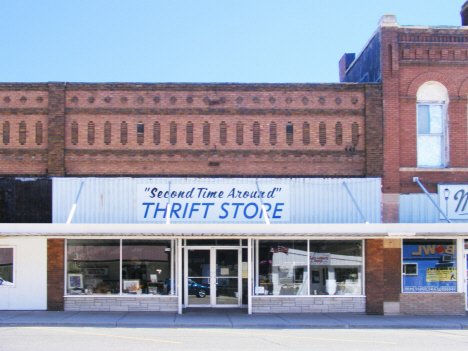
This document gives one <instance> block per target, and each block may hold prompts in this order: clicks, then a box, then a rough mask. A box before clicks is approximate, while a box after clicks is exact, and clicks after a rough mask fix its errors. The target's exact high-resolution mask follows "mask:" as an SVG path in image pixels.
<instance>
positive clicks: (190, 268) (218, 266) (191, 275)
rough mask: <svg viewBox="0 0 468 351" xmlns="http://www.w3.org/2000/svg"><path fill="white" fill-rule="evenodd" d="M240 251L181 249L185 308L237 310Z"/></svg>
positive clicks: (238, 249)
mask: <svg viewBox="0 0 468 351" xmlns="http://www.w3.org/2000/svg"><path fill="white" fill-rule="evenodd" d="M241 260H242V256H241V249H240V248H220V247H187V248H185V257H184V262H185V267H184V272H185V274H184V301H185V306H186V307H239V306H240V305H241V303H242V299H241V291H242V279H241V276H240V275H239V272H240V271H241V270H240V269H239V267H240V264H241Z"/></svg>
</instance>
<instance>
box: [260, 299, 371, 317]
mask: <svg viewBox="0 0 468 351" xmlns="http://www.w3.org/2000/svg"><path fill="white" fill-rule="evenodd" d="M252 312H253V313H344V312H348V313H366V298H365V297H363V296H360V297H351V296H350V297H286V296H285V297H252Z"/></svg>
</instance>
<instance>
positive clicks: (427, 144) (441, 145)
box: [417, 82, 449, 168]
mask: <svg viewBox="0 0 468 351" xmlns="http://www.w3.org/2000/svg"><path fill="white" fill-rule="evenodd" d="M417 101H418V102H417V135H418V136H417V160H418V167H434V168H439V167H445V166H447V165H448V135H447V134H448V129H447V121H448V115H447V108H448V102H449V97H448V92H447V89H446V88H445V87H444V86H443V85H442V84H440V83H438V82H426V83H424V84H423V85H422V86H421V87H420V88H419V90H418V93H417Z"/></svg>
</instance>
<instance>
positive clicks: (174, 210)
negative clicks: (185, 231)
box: [171, 202, 182, 218]
mask: <svg viewBox="0 0 468 351" xmlns="http://www.w3.org/2000/svg"><path fill="white" fill-rule="evenodd" d="M176 205H177V206H179V207H178V208H177V209H176ZM181 208H182V205H181V204H179V203H178V202H174V203H173V204H172V211H171V218H172V215H175V216H176V217H177V218H180V217H179V215H178V212H179V211H180V209H181Z"/></svg>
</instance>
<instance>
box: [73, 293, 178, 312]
mask: <svg viewBox="0 0 468 351" xmlns="http://www.w3.org/2000/svg"><path fill="white" fill-rule="evenodd" d="M64 309H65V311H97V312H101V311H102V312H112V311H119V312H120V311H124V312H130V311H160V312H177V296H171V297H142V298H136V297H121V296H109V297H107V296H106V297H65V308H64Z"/></svg>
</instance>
